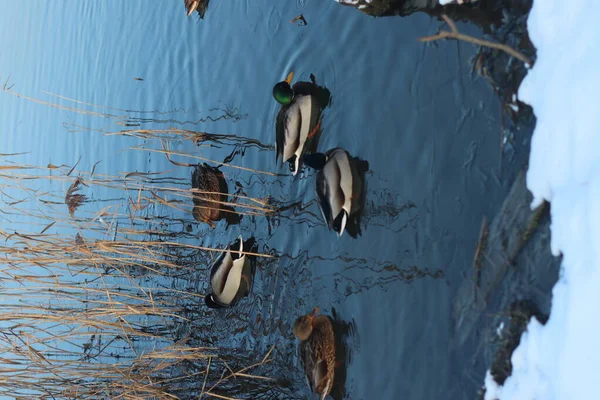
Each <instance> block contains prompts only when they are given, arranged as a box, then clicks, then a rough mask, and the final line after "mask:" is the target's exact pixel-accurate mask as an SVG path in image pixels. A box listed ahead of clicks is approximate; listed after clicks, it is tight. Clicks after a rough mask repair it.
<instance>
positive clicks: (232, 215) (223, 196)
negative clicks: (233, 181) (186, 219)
mask: <svg viewBox="0 0 600 400" xmlns="http://www.w3.org/2000/svg"><path fill="white" fill-rule="evenodd" d="M192 188H194V189H197V190H198V193H194V196H193V201H194V209H193V210H192V214H193V215H194V219H195V220H196V221H199V222H205V223H207V224H208V225H210V226H211V227H212V228H214V227H215V224H214V222H213V221H220V220H221V219H225V220H226V221H227V223H228V224H237V223H239V222H240V220H241V215H239V214H237V213H236V212H235V210H234V209H233V208H232V207H229V206H227V205H225V204H222V203H227V198H228V193H229V189H228V187H227V181H226V180H225V177H224V176H223V173H222V172H221V171H219V169H218V168H214V167H211V166H210V165H208V164H206V163H205V164H198V165H196V166H194V170H193V171H192Z"/></svg>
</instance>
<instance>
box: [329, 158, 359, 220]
mask: <svg viewBox="0 0 600 400" xmlns="http://www.w3.org/2000/svg"><path fill="white" fill-rule="evenodd" d="M330 158H331V160H332V161H333V162H335V164H336V165H337V168H338V171H339V188H340V190H341V192H342V196H341V198H343V202H342V209H343V210H344V211H346V212H347V213H348V215H350V213H351V211H352V193H353V189H354V182H353V181H354V174H353V173H352V171H353V168H352V165H351V163H350V156H349V154H348V152H347V151H346V150H342V149H334V151H333V152H332V154H331V155H330ZM341 198H340V200H341Z"/></svg>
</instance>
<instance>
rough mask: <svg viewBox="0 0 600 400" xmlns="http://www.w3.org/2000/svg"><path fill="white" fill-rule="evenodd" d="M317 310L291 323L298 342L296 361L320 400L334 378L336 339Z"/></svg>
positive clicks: (316, 308)
mask: <svg viewBox="0 0 600 400" xmlns="http://www.w3.org/2000/svg"><path fill="white" fill-rule="evenodd" d="M318 312H319V307H315V309H314V310H313V311H312V312H311V313H309V314H306V315H304V316H302V317H299V318H298V319H296V322H294V335H296V337H297V338H298V340H300V345H299V346H298V357H299V358H300V361H301V363H302V367H303V368H304V373H305V374H306V379H307V380H308V385H309V386H310V389H311V390H312V391H313V392H314V393H318V394H320V395H321V397H320V398H321V400H322V399H324V398H325V397H327V395H328V394H329V393H331V389H332V387H333V382H334V377H335V367H336V354H335V336H334V334H333V325H332V324H331V320H330V319H329V318H328V317H326V316H323V315H319V316H317V313H318Z"/></svg>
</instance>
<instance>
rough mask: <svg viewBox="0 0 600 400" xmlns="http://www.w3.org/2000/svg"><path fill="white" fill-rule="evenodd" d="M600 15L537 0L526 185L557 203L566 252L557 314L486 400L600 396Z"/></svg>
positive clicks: (589, 8) (558, 245)
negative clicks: (532, 116) (532, 127)
mask: <svg viewBox="0 0 600 400" xmlns="http://www.w3.org/2000/svg"><path fill="white" fill-rule="evenodd" d="M599 17H600V1H598V0H573V1H569V2H565V1H564V0H560V1H559V0H545V1H541V0H536V1H534V2H533V9H532V11H531V13H530V16H529V20H528V27H529V34H530V37H531V39H532V41H533V43H534V45H535V46H536V47H537V49H538V59H537V61H536V63H535V65H534V66H533V69H532V70H531V71H529V73H528V75H527V77H526V78H525V81H524V82H523V84H522V86H521V89H520V91H519V97H520V100H522V101H524V102H526V103H528V104H531V105H532V106H533V109H534V112H535V114H536V116H537V125H536V128H535V132H534V136H533V139H532V147H531V156H530V166H529V172H528V174H527V186H528V187H529V190H531V192H532V193H533V196H534V201H533V204H532V206H536V205H538V204H540V203H541V202H542V200H543V199H546V200H548V201H550V204H551V216H552V226H551V229H552V243H551V247H552V251H553V253H554V254H556V255H558V254H559V253H561V252H562V254H563V261H562V267H561V276H560V278H559V281H558V283H557V284H556V285H555V287H554V289H553V298H552V309H551V313H550V319H549V321H548V323H547V324H546V325H545V326H542V325H541V324H540V323H539V322H538V321H537V320H536V319H535V318H532V320H531V322H530V323H529V326H528V329H527V331H526V332H525V333H524V334H523V335H522V338H521V344H520V345H519V347H518V348H517V349H516V350H515V352H514V354H513V356H512V363H513V373H512V376H510V377H509V378H508V379H507V380H506V382H505V384H504V386H497V385H496V384H495V383H494V382H493V379H491V376H489V373H488V377H489V379H488V377H486V382H485V383H486V387H487V393H486V397H485V398H486V399H487V400H492V399H501V400H512V399H515V400H516V399H518V400H534V399H535V400H567V399H568V400H579V399H596V398H600V394H599V393H598V387H597V381H596V379H598V378H597V375H598V374H597V371H598V366H599V365H600V318H599V316H600V307H599V305H600V113H599V112H598V94H599V93H600V77H599V75H598V73H597V69H598V65H599V64H600V28H598V25H597V20H598V18H599Z"/></svg>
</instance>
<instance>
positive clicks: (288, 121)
mask: <svg viewBox="0 0 600 400" xmlns="http://www.w3.org/2000/svg"><path fill="white" fill-rule="evenodd" d="M294 100H295V101H294V102H293V103H292V104H290V106H289V107H288V108H287V110H286V111H285V114H284V124H283V129H284V132H285V136H284V140H283V157H282V161H283V162H284V163H285V162H288V161H290V159H291V158H292V157H293V156H296V159H295V160H294V170H293V174H294V175H296V174H297V173H298V169H299V166H300V157H301V156H302V153H303V151H304V146H305V145H306V140H307V139H308V134H309V133H310V131H311V129H312V128H313V126H312V124H311V115H312V113H313V101H314V99H313V96H312V95H298V96H296V97H295V99H294Z"/></svg>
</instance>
